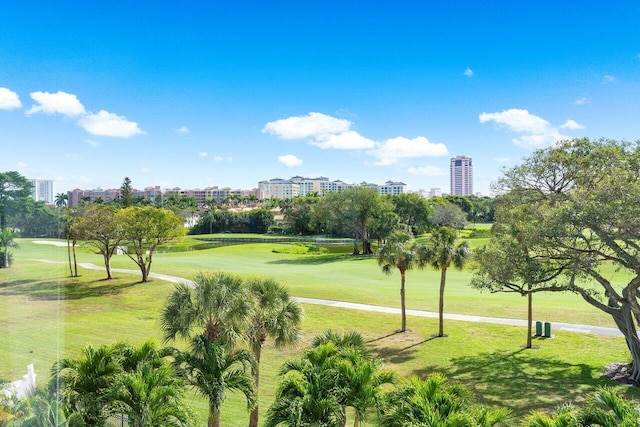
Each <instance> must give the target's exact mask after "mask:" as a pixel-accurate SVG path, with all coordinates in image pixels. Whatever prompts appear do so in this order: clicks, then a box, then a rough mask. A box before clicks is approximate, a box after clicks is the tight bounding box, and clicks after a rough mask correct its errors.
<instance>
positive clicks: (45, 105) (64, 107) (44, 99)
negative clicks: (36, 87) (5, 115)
mask: <svg viewBox="0 0 640 427" xmlns="http://www.w3.org/2000/svg"><path fill="white" fill-rule="evenodd" d="M31 98H32V99H33V100H34V101H36V102H37V103H38V105H32V106H31V108H30V109H29V111H27V113H26V114H34V113H46V114H55V113H59V114H63V115H65V116H69V117H75V116H80V115H82V114H84V113H85V109H84V106H83V105H82V104H81V103H80V101H79V100H78V97H77V96H75V95H74V94H71V93H66V92H62V91H58V92H57V93H49V92H32V93H31Z"/></svg>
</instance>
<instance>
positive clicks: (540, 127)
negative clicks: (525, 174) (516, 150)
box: [478, 108, 570, 149]
mask: <svg viewBox="0 0 640 427" xmlns="http://www.w3.org/2000/svg"><path fill="white" fill-rule="evenodd" d="M478 118H479V119H480V123H486V122H491V121H493V122H495V123H497V124H498V126H500V127H504V128H507V129H508V130H510V131H512V132H516V133H520V134H524V135H522V136H520V137H517V138H513V139H512V141H513V143H514V144H516V145H519V146H521V147H524V148H529V149H536V148H542V147H546V146H549V145H552V144H553V143H555V142H557V141H559V140H561V139H568V138H570V137H569V136H567V135H563V134H562V133H560V132H559V131H558V129H556V128H555V127H553V126H552V125H551V123H549V122H548V121H546V120H545V119H543V118H541V117H538V116H536V115H535V114H531V113H529V112H528V111H527V110H520V109H516V108H512V109H509V110H504V111H502V112H501V113H482V114H480V115H479V116H478Z"/></svg>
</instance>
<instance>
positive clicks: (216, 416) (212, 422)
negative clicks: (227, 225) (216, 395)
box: [207, 409, 220, 427]
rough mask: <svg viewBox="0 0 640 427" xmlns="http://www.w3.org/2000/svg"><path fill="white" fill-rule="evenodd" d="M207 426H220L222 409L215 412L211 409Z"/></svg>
mask: <svg viewBox="0 0 640 427" xmlns="http://www.w3.org/2000/svg"><path fill="white" fill-rule="evenodd" d="M207 427H220V411H218V412H213V411H212V410H211V409H210V410H209V420H208V421H207Z"/></svg>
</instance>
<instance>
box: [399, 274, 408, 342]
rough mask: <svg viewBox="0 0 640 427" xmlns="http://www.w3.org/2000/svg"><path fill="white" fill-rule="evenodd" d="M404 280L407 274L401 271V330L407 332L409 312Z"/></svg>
mask: <svg viewBox="0 0 640 427" xmlns="http://www.w3.org/2000/svg"><path fill="white" fill-rule="evenodd" d="M404 279H405V272H404V271H400V310H401V312H402V328H401V329H400V332H406V330H407V311H406V307H405V301H404Z"/></svg>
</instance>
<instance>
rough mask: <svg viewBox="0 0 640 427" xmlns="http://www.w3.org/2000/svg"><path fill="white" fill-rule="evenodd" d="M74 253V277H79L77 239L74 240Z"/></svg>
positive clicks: (72, 248) (72, 247)
mask: <svg viewBox="0 0 640 427" xmlns="http://www.w3.org/2000/svg"><path fill="white" fill-rule="evenodd" d="M71 250H72V252H73V272H74V276H73V277H78V257H77V256H76V239H73V245H72V246H71Z"/></svg>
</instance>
